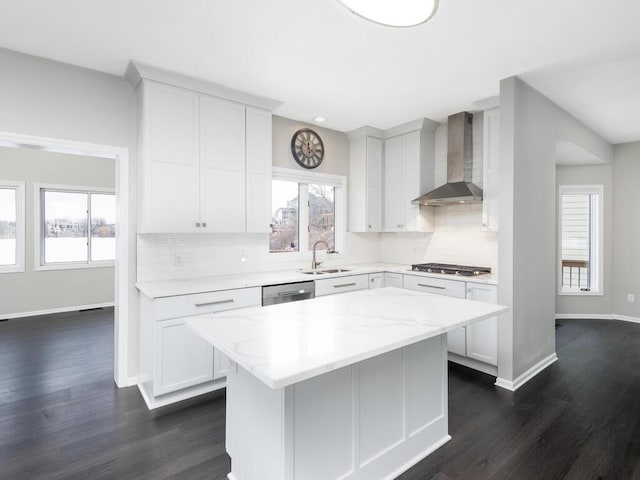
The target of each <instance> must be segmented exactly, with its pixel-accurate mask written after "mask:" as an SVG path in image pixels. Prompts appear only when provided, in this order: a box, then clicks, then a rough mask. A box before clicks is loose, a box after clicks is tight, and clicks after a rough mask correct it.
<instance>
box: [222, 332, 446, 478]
mask: <svg viewBox="0 0 640 480" xmlns="http://www.w3.org/2000/svg"><path fill="white" fill-rule="evenodd" d="M229 370H230V371H229V373H228V376H227V402H226V404H227V425H226V432H227V433H226V435H227V437H226V447H227V452H228V453H229V455H230V456H231V466H232V472H231V473H230V474H229V475H228V477H229V479H231V480H294V479H295V480H314V479H318V480H332V479H336V480H337V479H344V480H347V479H349V480H377V479H393V478H395V477H396V476H398V475H399V474H401V473H402V472H404V471H406V470H407V469H408V468H410V467H411V466H412V465H414V464H415V463H417V462H419V461H420V460H421V459H423V458H424V457H426V456H427V455H429V454H430V453H431V452H433V451H434V450H436V449H437V448H438V447H440V446H441V445H443V444H444V443H446V442H447V441H448V440H450V438H451V437H450V436H449V435H448V415H447V343H446V334H445V335H439V336H435V337H432V338H428V339H426V340H423V341H420V342H418V343H414V344H411V345H408V346H406V347H403V348H400V349H397V350H393V351H390V352H388V353H385V354H382V355H379V356H376V357H373V358H369V359H367V360H363V361H361V362H358V363H354V364H353V365H349V366H346V367H343V368H339V369H337V370H333V371H329V372H328V373H325V374H322V375H318V376H316V377H313V378H310V379H307V380H303V381H300V382H298V383H294V384H293V385H288V386H286V387H283V388H277V389H272V388H270V387H269V386H267V385H265V383H263V382H262V381H261V380H259V379H258V378H256V377H255V376H254V375H253V374H251V373H249V372H248V371H247V370H245V369H244V368H242V367H241V366H238V365H237V364H235V363H232V368H230V369H229Z"/></svg>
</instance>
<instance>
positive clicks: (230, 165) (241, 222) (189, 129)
mask: <svg viewBox="0 0 640 480" xmlns="http://www.w3.org/2000/svg"><path fill="white" fill-rule="evenodd" d="M138 95H139V109H140V111H139V121H140V124H141V128H140V133H139V135H140V136H139V139H138V145H139V165H140V168H139V172H138V176H139V188H140V208H139V233H195V232H210V233H215V232H225V233H242V232H267V231H268V227H269V223H270V214H269V208H268V206H269V205H270V204H271V113H270V112H268V111H264V110H260V109H257V108H253V107H247V106H245V105H243V104H240V103H237V102H232V101H227V100H224V99H221V98H217V97H212V96H209V95H204V94H199V93H197V92H193V91H191V90H186V89H182V88H178V87H172V86H168V85H165V84H161V83H157V82H154V81H150V80H144V81H143V82H141V83H140V86H139V87H138Z"/></svg>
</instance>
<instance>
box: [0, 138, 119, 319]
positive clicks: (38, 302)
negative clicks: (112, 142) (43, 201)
mask: <svg viewBox="0 0 640 480" xmlns="http://www.w3.org/2000/svg"><path fill="white" fill-rule="evenodd" d="M0 177H1V178H2V179H3V180H15V181H23V182H25V196H26V203H25V206H26V208H25V217H26V218H25V221H26V237H25V271H24V272H20V273H3V274H0V291H1V292H2V293H3V296H2V302H1V303H0V318H1V317H2V315H3V314H19V313H29V312H38V311H42V310H51V309H58V308H69V307H79V306H87V305H96V304H104V303H112V302H113V299H114V285H115V279H114V276H113V275H114V268H113V267H101V268H83V269H75V270H48V271H35V270H34V266H35V262H34V257H35V248H36V245H38V244H39V242H38V241H37V240H36V232H35V209H36V206H37V205H36V200H35V192H34V183H49V184H56V185H78V186H92V187H107V188H115V160H113V159H107V158H88V157H81V156H78V155H65V154H60V153H52V152H43V151H38V150H27V149H17V148H8V147H0Z"/></svg>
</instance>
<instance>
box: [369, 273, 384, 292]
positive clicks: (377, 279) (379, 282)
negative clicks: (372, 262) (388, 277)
mask: <svg viewBox="0 0 640 480" xmlns="http://www.w3.org/2000/svg"><path fill="white" fill-rule="evenodd" d="M384 286H385V284H384V273H370V274H369V290H372V289H374V288H382V287H384Z"/></svg>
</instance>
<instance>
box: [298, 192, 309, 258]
mask: <svg viewBox="0 0 640 480" xmlns="http://www.w3.org/2000/svg"><path fill="white" fill-rule="evenodd" d="M299 192H300V199H299V202H298V208H299V209H300V210H299V212H300V213H299V220H298V221H299V227H298V232H299V233H298V234H299V235H300V239H299V242H300V249H299V251H300V252H303V253H304V252H308V251H309V185H307V184H306V183H301V184H299Z"/></svg>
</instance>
